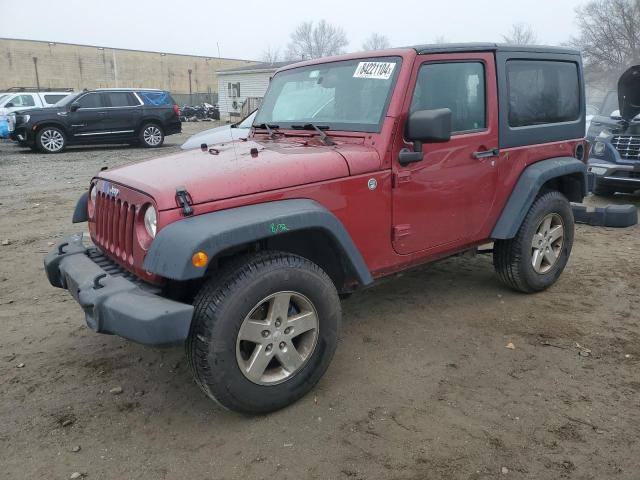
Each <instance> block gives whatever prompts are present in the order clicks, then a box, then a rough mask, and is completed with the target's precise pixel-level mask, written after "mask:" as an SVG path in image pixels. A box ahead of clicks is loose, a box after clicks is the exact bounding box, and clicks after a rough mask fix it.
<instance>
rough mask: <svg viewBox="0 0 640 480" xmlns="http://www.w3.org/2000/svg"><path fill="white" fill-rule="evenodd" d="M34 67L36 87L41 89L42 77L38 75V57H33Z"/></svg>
mask: <svg viewBox="0 0 640 480" xmlns="http://www.w3.org/2000/svg"><path fill="white" fill-rule="evenodd" d="M33 68H34V69H35V71H36V87H38V90H40V77H39V76H38V57H33Z"/></svg>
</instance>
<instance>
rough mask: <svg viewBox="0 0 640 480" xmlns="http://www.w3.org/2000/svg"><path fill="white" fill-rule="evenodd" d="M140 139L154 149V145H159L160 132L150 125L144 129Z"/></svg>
mask: <svg viewBox="0 0 640 480" xmlns="http://www.w3.org/2000/svg"><path fill="white" fill-rule="evenodd" d="M142 137H143V138H144V141H145V143H146V144H147V145H150V146H152V147H155V146H156V145H159V144H160V141H161V140H162V132H161V131H160V129H159V128H158V127H155V126H153V125H150V126H148V127H147V128H145V129H144V132H143V133H142Z"/></svg>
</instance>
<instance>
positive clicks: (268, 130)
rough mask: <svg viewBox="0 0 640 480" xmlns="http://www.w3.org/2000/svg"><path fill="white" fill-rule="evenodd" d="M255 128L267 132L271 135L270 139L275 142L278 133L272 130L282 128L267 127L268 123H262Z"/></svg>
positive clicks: (277, 126) (254, 126) (278, 126)
mask: <svg viewBox="0 0 640 480" xmlns="http://www.w3.org/2000/svg"><path fill="white" fill-rule="evenodd" d="M253 128H259V129H261V130H266V131H267V133H268V134H269V138H270V139H271V140H273V139H274V138H276V132H274V131H273V130H272V128H280V125H267V124H266V123H260V124H258V125H253Z"/></svg>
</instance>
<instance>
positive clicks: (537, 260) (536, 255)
mask: <svg viewBox="0 0 640 480" xmlns="http://www.w3.org/2000/svg"><path fill="white" fill-rule="evenodd" d="M543 258H544V254H543V253H542V250H540V249H539V248H535V249H534V250H533V258H532V259H531V263H532V264H533V268H534V269H535V270H536V272H539V271H540V267H541V266H542V259H543Z"/></svg>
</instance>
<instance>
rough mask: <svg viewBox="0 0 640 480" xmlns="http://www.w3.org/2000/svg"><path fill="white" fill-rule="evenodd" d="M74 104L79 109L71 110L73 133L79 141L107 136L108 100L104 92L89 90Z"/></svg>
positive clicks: (70, 117) (70, 122) (94, 139)
mask: <svg viewBox="0 0 640 480" xmlns="http://www.w3.org/2000/svg"><path fill="white" fill-rule="evenodd" d="M73 103H74V104H77V106H78V109H77V110H76V111H75V112H69V124H70V126H71V134H72V135H73V136H74V139H75V140H77V141H97V140H98V139H100V138H103V137H105V136H107V132H108V130H107V125H106V119H105V117H106V115H107V109H106V102H105V98H104V93H101V92H89V93H87V94H85V95H82V96H81V97H80V98H78V99H77V100H76V101H75V102H73Z"/></svg>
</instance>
